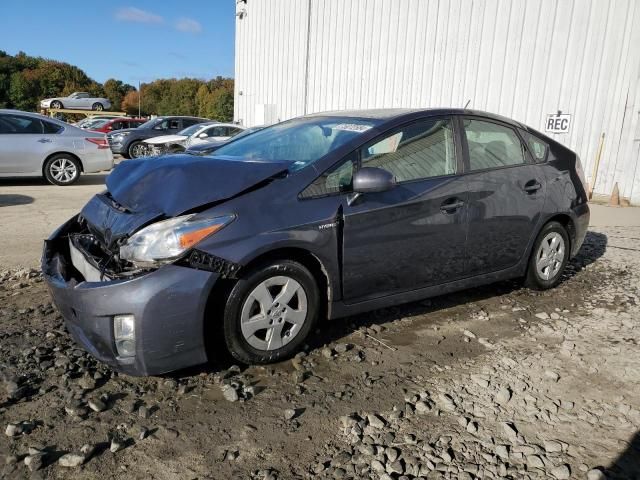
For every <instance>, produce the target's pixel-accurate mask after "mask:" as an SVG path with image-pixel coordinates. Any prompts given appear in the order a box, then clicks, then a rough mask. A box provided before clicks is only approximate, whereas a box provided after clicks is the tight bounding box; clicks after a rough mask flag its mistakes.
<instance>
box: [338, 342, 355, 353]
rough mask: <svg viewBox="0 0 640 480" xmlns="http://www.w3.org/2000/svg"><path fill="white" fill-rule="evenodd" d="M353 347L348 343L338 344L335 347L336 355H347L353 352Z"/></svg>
mask: <svg viewBox="0 0 640 480" xmlns="http://www.w3.org/2000/svg"><path fill="white" fill-rule="evenodd" d="M351 347H352V345H350V344H348V343H338V344H337V345H336V346H335V347H334V350H335V351H336V353H346V352H348V351H349V350H351Z"/></svg>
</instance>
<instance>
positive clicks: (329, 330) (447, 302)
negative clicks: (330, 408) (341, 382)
mask: <svg viewBox="0 0 640 480" xmlns="http://www.w3.org/2000/svg"><path fill="white" fill-rule="evenodd" d="M606 249H607V236H606V235H604V234H602V233H598V232H587V235H586V237H585V240H584V244H583V246H582V248H581V249H580V252H579V253H578V255H576V256H575V257H574V258H573V259H572V260H571V261H570V262H569V264H567V267H566V269H565V272H564V274H563V279H562V282H566V281H568V280H570V279H571V278H572V277H574V276H575V275H576V274H578V273H579V272H580V271H582V270H583V269H584V268H585V267H586V266H588V265H590V264H592V263H593V262H595V261H596V260H598V259H599V258H600V257H602V256H603V255H604V253H605V251H606ZM522 288H524V287H523V284H522V280H521V279H515V280H508V281H503V282H498V283H494V284H491V285H485V286H482V287H477V288H471V289H467V290H462V291H460V292H455V293H451V294H447V295H441V296H438V297H432V298H428V299H426V298H425V300H421V301H418V302H413V303H407V304H404V305H398V306H394V307H388V308H383V309H379V310H373V311H371V312H366V313H362V314H359V315H354V316H352V317H347V318H341V319H337V320H335V321H331V322H326V323H325V324H324V325H321V326H320V327H321V330H320V332H319V334H317V335H315V336H313V335H312V336H311V337H312V338H311V339H310V340H309V342H308V348H309V349H315V348H318V347H321V346H322V345H326V344H330V343H333V342H336V341H338V340H340V339H341V338H343V337H345V336H347V335H349V334H351V333H353V332H354V331H356V330H358V329H360V328H362V327H370V326H372V325H374V324H384V323H391V322H393V321H395V320H398V319H401V318H405V317H410V316H418V315H426V314H429V313H434V312H437V311H439V310H443V309H446V308H452V307H456V306H458V305H463V304H466V303H473V302H478V301H482V300H486V299H488V298H492V297H496V296H501V295H506V294H509V293H511V292H513V291H516V290H520V289H522ZM211 335H216V339H215V340H214V341H213V343H212V345H211V346H210V348H209V352H210V357H212V360H211V361H210V362H209V363H208V364H206V365H203V366H200V367H194V368H189V369H186V370H181V371H179V372H174V374H170V376H177V377H187V376H191V375H197V374H199V373H203V372H206V373H212V372H216V371H219V370H221V369H226V368H228V367H229V366H231V365H233V364H234V363H237V361H235V360H234V359H233V358H232V357H231V356H230V355H229V354H228V353H227V352H226V348H225V346H224V343H223V335H222V329H221V328H219V329H216V331H215V332H211Z"/></svg>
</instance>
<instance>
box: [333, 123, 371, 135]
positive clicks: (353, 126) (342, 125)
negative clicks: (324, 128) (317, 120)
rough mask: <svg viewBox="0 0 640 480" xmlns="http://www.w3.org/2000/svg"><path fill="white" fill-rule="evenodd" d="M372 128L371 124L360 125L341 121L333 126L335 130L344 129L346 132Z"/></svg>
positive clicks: (364, 130)
mask: <svg viewBox="0 0 640 480" xmlns="http://www.w3.org/2000/svg"><path fill="white" fill-rule="evenodd" d="M370 128H371V126H370V125H359V124H357V123H340V124H338V125H336V126H335V127H333V129H334V130H344V131H346V132H358V133H362V132H366V131H367V130H369V129H370Z"/></svg>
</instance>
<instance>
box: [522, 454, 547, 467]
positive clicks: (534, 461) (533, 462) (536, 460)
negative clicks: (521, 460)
mask: <svg viewBox="0 0 640 480" xmlns="http://www.w3.org/2000/svg"><path fill="white" fill-rule="evenodd" d="M526 460H527V465H528V466H529V467H531V468H542V469H544V462H543V461H542V459H541V458H540V457H539V456H538V455H528V456H527V457H526Z"/></svg>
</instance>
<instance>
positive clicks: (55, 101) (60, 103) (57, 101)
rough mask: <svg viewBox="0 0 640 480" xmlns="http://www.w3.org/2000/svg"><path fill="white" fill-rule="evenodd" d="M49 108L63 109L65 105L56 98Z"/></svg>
mask: <svg viewBox="0 0 640 480" xmlns="http://www.w3.org/2000/svg"><path fill="white" fill-rule="evenodd" d="M49 108H53V109H58V110H59V109H61V108H64V105H62V102H61V101H59V100H54V101H53V102H51V103H50V104H49Z"/></svg>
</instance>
